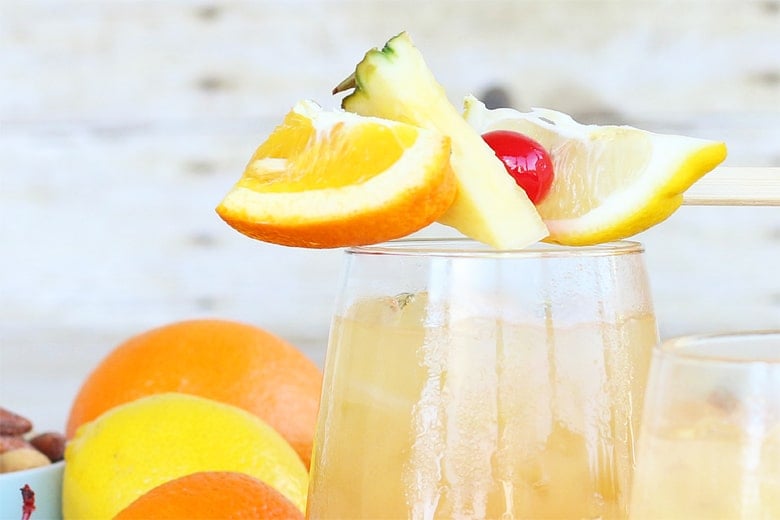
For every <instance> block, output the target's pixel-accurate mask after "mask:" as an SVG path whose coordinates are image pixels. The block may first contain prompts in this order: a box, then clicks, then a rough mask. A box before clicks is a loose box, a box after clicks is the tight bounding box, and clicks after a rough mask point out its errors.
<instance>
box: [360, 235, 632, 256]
mask: <svg viewBox="0 0 780 520" xmlns="http://www.w3.org/2000/svg"><path fill="white" fill-rule="evenodd" d="M644 251H645V249H644V246H643V245H642V244H641V243H640V242H636V241H633V240H617V241H614V242H605V243H603V244H596V245H589V246H562V245H559V244H548V243H546V242H537V243H535V244H532V245H530V246H527V247H523V248H517V249H494V248H492V247H490V246H488V245H486V244H483V243H481V242H478V241H476V240H473V239H471V238H467V237H455V238H408V237H407V238H401V239H397V240H391V241H389V242H382V243H380V244H371V245H364V246H352V247H348V248H346V249H345V252H346V253H347V254H356V255H382V256H425V257H430V256H440V257H449V258H454V257H469V258H501V257H512V258H573V257H582V256H618V255H629V254H640V253H644Z"/></svg>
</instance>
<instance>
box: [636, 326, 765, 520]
mask: <svg viewBox="0 0 780 520" xmlns="http://www.w3.org/2000/svg"><path fill="white" fill-rule="evenodd" d="M651 365H652V366H651V370H650V374H649V380H648V388H647V392H646V395H647V397H646V403H645V410H644V417H643V421H642V432H641V438H640V440H639V443H638V457H637V468H636V472H635V477H634V487H633V491H632V494H631V495H632V496H631V508H630V513H631V515H630V517H631V519H632V520H656V519H664V520H689V519H699V518H701V519H707V520H731V519H746V520H747V519H749V520H754V519H755V520H764V519H770V518H780V331H774V332H772V331H766V332H756V333H747V332H746V333H734V334H722V335H710V336H706V335H705V336H688V337H681V338H675V339H671V340H669V341H666V342H664V343H663V344H661V345H659V346H658V347H657V348H656V349H654V353H653V361H652V363H651Z"/></svg>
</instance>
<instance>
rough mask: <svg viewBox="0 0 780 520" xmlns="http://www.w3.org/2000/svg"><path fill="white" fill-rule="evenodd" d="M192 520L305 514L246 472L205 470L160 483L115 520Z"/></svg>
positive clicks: (295, 518)
mask: <svg viewBox="0 0 780 520" xmlns="http://www.w3.org/2000/svg"><path fill="white" fill-rule="evenodd" d="M155 518H160V519H163V518H164V519H166V520H178V519H181V520H191V519H193V518H211V519H215V520H216V519H223V518H224V519H228V518H230V519H235V520H240V519H247V520H256V519H259V518H263V519H268V520H273V519H277V518H278V519H283V520H303V513H301V511H300V510H299V509H298V508H297V507H295V506H294V505H293V504H292V502H290V501H289V500H287V499H286V498H285V497H284V496H283V495H282V494H281V493H279V492H278V491H276V490H275V489H274V488H272V487H271V486H268V485H266V484H265V483H263V482H261V481H260V480H257V479H256V478H254V477H251V476H249V475H245V474H243V473H234V472H230V471H204V472H200V473H192V474H190V475H187V476H184V477H179V478H177V479H174V480H171V481H168V482H166V483H165V484H160V485H159V486H157V487H156V488H153V489H151V490H150V491H148V492H146V493H145V494H143V495H141V496H140V497H138V498H137V499H135V501H133V502H132V503H130V505H128V506H127V507H126V508H124V509H123V510H122V511H121V512H120V513H119V514H118V515H117V516H116V517H115V520H153V519H155Z"/></svg>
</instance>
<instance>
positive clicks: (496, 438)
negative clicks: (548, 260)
mask: <svg viewBox="0 0 780 520" xmlns="http://www.w3.org/2000/svg"><path fill="white" fill-rule="evenodd" d="M481 306H482V305H481V303H480V302H478V301H476V302H475V301H471V302H469V305H467V306H466V307H467V308H466V309H463V308H461V307H463V305H453V306H446V305H445V306H443V307H438V306H436V305H434V304H433V303H432V302H431V301H430V299H429V297H428V294H427V293H425V292H421V293H417V294H401V295H399V296H397V297H394V298H391V297H385V298H372V299H364V300H361V301H358V302H356V303H355V304H353V305H352V306H351V307H350V308H349V309H348V310H347V311H346V312H344V314H343V315H341V316H337V317H336V319H335V320H334V324H333V327H332V332H331V339H330V346H329V357H328V361H327V367H326V373H330V374H333V375H335V377H331V378H326V386H325V388H324V391H323V402H322V410H321V415H320V424H319V429H318V431H319V432H320V433H319V434H318V440H317V445H318V446H317V447H316V448H315V461H314V462H313V466H314V467H316V471H314V472H313V476H312V483H311V488H310V501H309V502H310V510H309V516H310V517H311V518H339V519H347V518H371V519H379V518H394V519H398V518H421V519H429V518H431V519H432V518H502V519H510V518H534V519H537V518H566V519H577V518H604V519H607V518H622V517H625V515H626V510H627V500H628V497H627V495H628V491H629V490H630V479H631V475H632V467H633V450H634V440H635V435H636V434H637V433H638V424H637V421H638V418H639V410H640V409H641V402H642V393H643V391H644V386H645V378H646V372H647V366H648V363H649V356H650V349H651V347H652V345H653V344H654V343H655V342H656V341H657V333H656V325H655V320H654V318H653V316H652V314H651V313H644V314H638V315H631V316H621V317H620V318H619V319H617V320H616V321H613V322H588V323H584V322H583V323H576V322H571V323H565V324H563V323H561V321H560V320H556V321H555V323H556V325H555V326H554V327H553V320H552V318H553V314H550V315H549V316H548V317H547V320H544V319H543V320H541V323H539V322H534V323H522V322H520V321H518V322H514V321H512V320H511V319H510V318H509V317H496V316H495V315H494V314H495V313H493V312H487V311H485V310H483V311H482V312H483V315H482V316H481V315H480V307H481ZM503 307H504V305H503V304H502V308H503ZM510 314H511V313H510ZM330 353H333V355H330ZM339 374H349V377H339Z"/></svg>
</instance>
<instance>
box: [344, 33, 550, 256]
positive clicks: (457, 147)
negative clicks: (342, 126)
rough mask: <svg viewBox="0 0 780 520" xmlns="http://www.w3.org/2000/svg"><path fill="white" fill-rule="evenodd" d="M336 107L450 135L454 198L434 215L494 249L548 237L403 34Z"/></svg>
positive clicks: (373, 55) (369, 62)
mask: <svg viewBox="0 0 780 520" xmlns="http://www.w3.org/2000/svg"><path fill="white" fill-rule="evenodd" d="M353 88H354V91H353V92H352V93H350V94H349V95H348V96H347V97H345V98H344V100H343V101H342V107H343V108H344V109H345V110H348V111H350V112H355V113H357V114H361V115H365V116H376V117H383V118H386V119H393V120H396V121H403V122H405V123H410V124H413V125H416V126H420V127H424V128H429V129H434V130H438V131H439V132H441V133H443V134H445V135H447V136H449V137H450V140H451V142H452V157H451V160H450V163H451V165H452V169H453V171H454V172H455V176H456V177H457V182H458V195H457V197H456V198H455V202H454V203H453V204H452V206H450V208H449V209H448V210H447V212H446V213H445V214H444V215H443V216H442V217H441V218H440V219H439V220H438V222H440V223H441V224H445V225H448V226H452V227H454V228H455V229H457V230H458V231H460V232H461V233H463V234H464V235H466V236H468V237H471V238H473V239H475V240H478V241H480V242H484V243H486V244H488V245H490V246H492V247H494V248H496V249H516V248H522V247H525V246H528V245H530V244H532V243H534V242H537V241H539V240H541V239H542V238H545V237H546V236H547V235H548V231H547V227H546V226H545V225H544V222H542V219H541V217H540V216H539V213H538V212H537V211H536V208H535V207H534V205H533V203H531V201H530V200H529V199H528V196H527V195H526V194H525V192H524V191H523V189H522V188H520V187H519V186H517V184H516V183H515V181H514V179H512V177H510V176H509V175H508V174H507V172H506V169H505V168H504V164H503V163H502V162H501V161H500V160H499V159H498V158H497V157H496V155H495V153H494V152H493V150H492V149H491V148H490V147H489V146H488V145H487V144H486V143H485V142H484V141H483V140H482V137H481V136H480V135H479V134H478V133H477V132H476V131H475V130H474V129H473V128H472V127H471V126H470V125H469V124H468V123H467V122H466V121H465V120H464V119H463V116H462V115H461V113H460V111H458V110H457V109H456V108H455V107H454V106H453V105H452V104H451V103H450V101H449V100H448V99H447V95H446V93H445V92H444V89H443V88H442V86H441V85H440V84H439V83H438V82H437V81H436V79H435V78H434V77H433V73H432V72H431V71H430V69H429V68H428V66H427V65H426V63H425V61H424V60H423V57H422V55H421V54H420V51H419V50H417V48H416V47H415V46H414V44H413V42H412V40H411V38H410V37H409V35H408V34H407V33H405V32H403V33H401V34H399V35H398V36H396V37H394V38H392V39H391V40H390V41H388V42H387V44H385V47H384V48H383V49H382V50H379V49H372V50H370V51H368V52H367V53H366V55H365V58H363V61H361V62H360V63H358V65H357V68H356V69H355V72H354V74H352V75H351V76H350V77H349V78H347V79H346V80H344V81H343V82H341V84H339V85H338V86H337V87H336V88H335V89H334V91H333V93H334V94H336V93H338V92H342V91H345V90H348V89H353Z"/></svg>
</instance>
